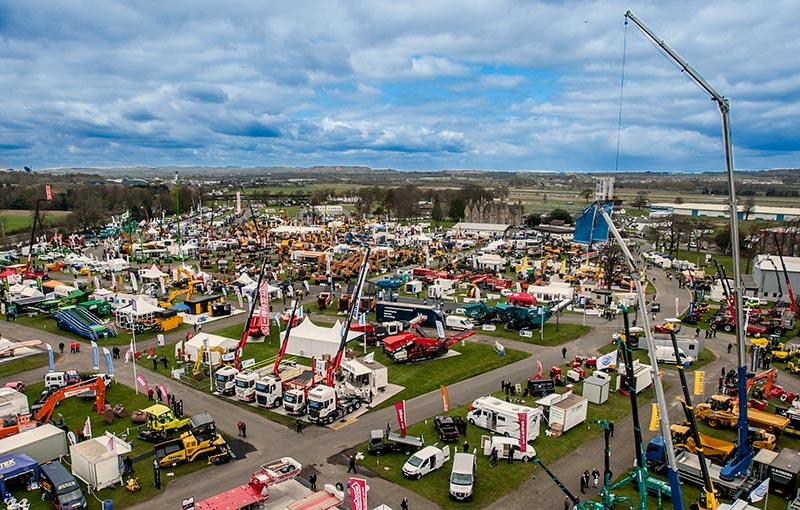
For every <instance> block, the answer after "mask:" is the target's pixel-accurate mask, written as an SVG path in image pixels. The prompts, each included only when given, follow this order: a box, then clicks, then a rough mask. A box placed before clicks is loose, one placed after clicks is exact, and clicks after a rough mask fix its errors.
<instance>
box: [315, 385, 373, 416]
mask: <svg viewBox="0 0 800 510" xmlns="http://www.w3.org/2000/svg"><path fill="white" fill-rule="evenodd" d="M362 403H363V400H362V397H361V395H338V394H337V392H336V389H334V388H333V387H331V386H328V385H326V384H319V385H317V386H314V387H313V388H311V389H310V390H308V420H309V421H310V422H311V423H317V424H326V425H330V424H331V423H333V422H335V421H336V420H338V419H340V418H342V417H344V416H345V415H347V414H350V413H352V412H353V411H357V410H358V409H360V408H361V404H362Z"/></svg>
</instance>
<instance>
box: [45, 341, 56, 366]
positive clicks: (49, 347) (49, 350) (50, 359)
mask: <svg viewBox="0 0 800 510" xmlns="http://www.w3.org/2000/svg"><path fill="white" fill-rule="evenodd" d="M55 369H56V367H55V359H54V358H53V346H52V345H50V344H47V372H48V373H50V372H53V371H55Z"/></svg>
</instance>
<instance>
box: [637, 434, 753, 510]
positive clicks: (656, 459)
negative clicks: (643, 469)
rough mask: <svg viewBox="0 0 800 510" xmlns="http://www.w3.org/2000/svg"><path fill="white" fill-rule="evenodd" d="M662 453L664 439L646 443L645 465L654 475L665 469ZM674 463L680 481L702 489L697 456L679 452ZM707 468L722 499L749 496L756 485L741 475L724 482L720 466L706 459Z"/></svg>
mask: <svg viewBox="0 0 800 510" xmlns="http://www.w3.org/2000/svg"><path fill="white" fill-rule="evenodd" d="M664 454H665V452H664V438H662V437H661V436H656V437H654V438H653V439H651V440H650V442H649V443H647V452H646V454H645V456H646V459H647V465H648V467H649V468H650V469H652V470H653V471H654V472H656V473H660V472H663V471H664V469H665V468H666V458H665V455H664ZM675 461H676V464H677V466H678V473H679V474H680V478H681V481H688V482H691V483H693V484H695V485H697V486H700V487H703V478H702V474H701V470H700V461H699V460H698V458H697V455H696V454H694V453H692V452H689V451H686V450H681V451H679V452H677V453H676V455H675ZM706 465H707V466H708V474H709V476H710V478H711V481H712V482H713V483H714V488H715V489H716V490H717V491H718V492H719V494H720V496H722V497H724V498H731V499H736V498H737V497H738V496H739V495H740V494H745V495H746V494H749V493H750V490H752V489H753V487H754V486H755V485H756V484H757V480H756V479H754V478H747V477H744V476H742V475H739V476H737V477H735V478H734V479H733V480H730V481H726V480H724V479H723V478H722V477H721V476H720V471H721V470H722V467H721V466H718V465H716V464H713V463H712V462H710V461H709V460H708V459H706Z"/></svg>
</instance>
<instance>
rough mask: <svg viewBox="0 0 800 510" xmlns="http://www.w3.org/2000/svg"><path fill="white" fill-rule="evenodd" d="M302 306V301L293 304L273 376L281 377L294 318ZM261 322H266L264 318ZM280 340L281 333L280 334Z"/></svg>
mask: <svg viewBox="0 0 800 510" xmlns="http://www.w3.org/2000/svg"><path fill="white" fill-rule="evenodd" d="M298 306H300V300H299V299H298V300H295V301H294V303H293V304H292V313H291V315H290V316H289V323H288V325H287V326H286V335H285V336H284V337H283V342H281V349H280V351H278V355H277V356H276V357H275V365H273V366H272V374H273V375H274V376H275V377H279V375H280V366H281V360H282V359H283V357H284V356H285V355H286V347H287V346H288V345H289V333H291V332H292V325H293V324H294V317H295V314H296V313H297V307H298ZM261 320H264V319H263V318H262V319H261ZM278 337H279V338H280V332H279V334H278Z"/></svg>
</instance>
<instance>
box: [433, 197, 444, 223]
mask: <svg viewBox="0 0 800 510" xmlns="http://www.w3.org/2000/svg"><path fill="white" fill-rule="evenodd" d="M431 219H432V220H433V221H437V222H438V221H442V220H443V219H444V212H442V201H441V200H440V199H439V195H438V194H437V195H435V196H434V197H433V209H432V210H431Z"/></svg>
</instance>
